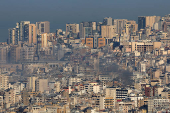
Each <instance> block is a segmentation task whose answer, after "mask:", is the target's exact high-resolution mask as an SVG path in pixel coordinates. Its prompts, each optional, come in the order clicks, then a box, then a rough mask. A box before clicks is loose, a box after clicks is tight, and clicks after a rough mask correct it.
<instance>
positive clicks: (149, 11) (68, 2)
mask: <svg viewBox="0 0 170 113" xmlns="http://www.w3.org/2000/svg"><path fill="white" fill-rule="evenodd" d="M169 4H170V0H0V41H6V39H7V38H8V29H9V28H13V27H15V26H16V22H18V21H26V20H28V21H31V23H35V22H37V21H50V25H51V32H55V30H56V29H58V28H62V29H64V30H65V24H66V23H80V22H82V21H102V20H103V18H104V17H112V18H113V19H121V18H122V19H133V20H137V17H138V16H145V15H158V16H164V15H166V14H169V13H170V6H169Z"/></svg>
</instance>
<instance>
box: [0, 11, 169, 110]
mask: <svg viewBox="0 0 170 113" xmlns="http://www.w3.org/2000/svg"><path fill="white" fill-rule="evenodd" d="M13 27H14V28H10V29H8V32H9V37H8V39H7V41H6V42H0V112H2V113H169V112H170V14H169V15H165V16H164V17H160V16H139V17H138V22H136V21H134V20H127V19H113V18H111V17H105V18H104V19H103V21H102V22H96V21H91V22H81V23H67V24H66V29H65V31H64V30H62V29H57V30H56V32H55V33H51V32H50V22H49V21H40V22H36V23H31V22H30V21H20V22H17V23H16V26H13Z"/></svg>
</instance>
